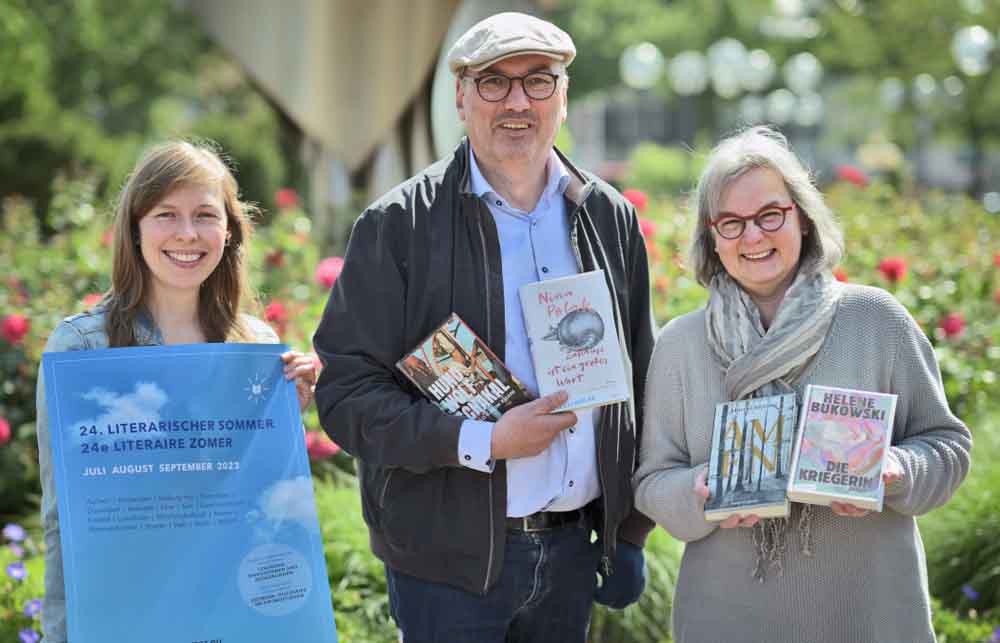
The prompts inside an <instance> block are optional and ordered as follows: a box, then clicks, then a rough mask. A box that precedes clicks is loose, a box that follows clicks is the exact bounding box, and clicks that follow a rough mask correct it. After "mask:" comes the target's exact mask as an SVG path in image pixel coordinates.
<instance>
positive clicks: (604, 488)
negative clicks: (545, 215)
mask: <svg viewBox="0 0 1000 643" xmlns="http://www.w3.org/2000/svg"><path fill="white" fill-rule="evenodd" d="M582 207H583V206H582V205H579V204H578V205H577V206H576V207H575V208H573V212H572V214H571V215H570V217H569V220H570V225H571V226H572V230H571V232H570V235H569V238H570V245H571V246H573V255H574V256H575V257H576V266H577V270H579V271H580V272H583V257H582V256H581V255H580V242H579V238H578V236H577V233H576V219H577V216H579V213H580V208H582ZM599 412H600V413H603V411H599ZM602 433H604V432H603V431H600V430H598V431H596V432H595V436H594V442H595V443H596V451H597V477H598V478H599V479H600V481H601V506H603V507H604V511H602V512H601V514H602V518H601V521H602V522H603V523H604V530H603V531H604V551H603V552H601V571H602V572H604V576H605V577H607V576H610V575H611V573H612V569H611V558H610V556H608V551H609V549H610V545H611V539H612V534H611V519H610V518H609V517H608V515H609V513H610V512H609V511H608V482H607V480H606V479H605V477H604V459H603V458H602V457H601V438H600V436H601V434H602ZM618 442H619V446H618V447H616V451H617V450H620V449H621V445H620V443H621V434H620V432H619V433H618ZM619 457H620V456H619Z"/></svg>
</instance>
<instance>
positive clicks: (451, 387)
mask: <svg viewBox="0 0 1000 643" xmlns="http://www.w3.org/2000/svg"><path fill="white" fill-rule="evenodd" d="M396 368H398V369H399V370H400V372H402V373H403V375H405V376H406V377H407V379H409V380H410V381H411V382H413V384H414V385H415V386H416V387H417V388H418V389H420V391H421V392H422V393H423V394H424V395H425V396H426V397H427V399H429V400H430V401H431V402H433V403H434V404H435V405H437V407H438V408H439V409H441V410H442V411H444V412H445V413H449V414H451V415H461V416H463V417H466V418H469V419H470V420H498V419H500V416H501V415H503V413H504V412H505V411H507V410H508V409H511V408H513V407H515V406H517V405H519V404H524V403H525V402H529V401H531V395H529V394H528V391H527V390H526V389H525V388H524V385H523V384H522V383H521V382H520V381H519V380H518V379H517V378H516V377H514V374H513V373H511V372H510V370H509V369H508V368H507V366H506V364H504V363H503V362H501V361H500V360H499V359H498V358H497V356H496V355H494V354H493V351H491V350H490V349H489V347H488V346H486V343H485V342H483V340H481V339H480V338H479V336H478V335H476V334H475V333H474V332H473V331H472V329H471V328H469V326H468V325H467V324H466V323H465V322H464V321H462V319H461V318H460V317H459V316H458V315H456V314H455V313H452V314H451V315H449V316H448V319H446V320H445V321H444V323H442V324H441V325H440V326H438V327H437V328H436V329H434V332H432V333H431V334H430V335H428V336H427V337H426V338H425V339H424V340H423V341H421V342H420V343H419V344H417V346H416V347H415V348H414V349H413V350H412V351H410V352H409V353H407V354H406V355H405V356H403V358H402V359H401V360H399V361H398V362H396Z"/></svg>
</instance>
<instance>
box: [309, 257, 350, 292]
mask: <svg viewBox="0 0 1000 643" xmlns="http://www.w3.org/2000/svg"><path fill="white" fill-rule="evenodd" d="M343 268H344V259H343V258H342V257H327V258H326V259H324V260H323V261H320V262H319V265H318V266H316V274H315V275H314V277H315V279H316V283H318V284H320V285H321V286H324V287H325V288H333V284H334V283H336V282H337V277H339V276H340V271H341V270H343Z"/></svg>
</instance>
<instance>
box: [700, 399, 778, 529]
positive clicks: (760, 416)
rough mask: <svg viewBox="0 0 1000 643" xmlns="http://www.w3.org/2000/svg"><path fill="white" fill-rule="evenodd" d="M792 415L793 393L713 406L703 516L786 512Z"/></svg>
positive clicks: (766, 515) (712, 518)
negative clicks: (707, 494)
mask: <svg viewBox="0 0 1000 643" xmlns="http://www.w3.org/2000/svg"><path fill="white" fill-rule="evenodd" d="M795 420H796V403H795V395H794V394H792V393H789V394H786V395H770V396H767V397H757V398H750V399H746V400H737V401H734V402H723V403H722V404H718V405H716V407H715V424H714V429H713V431H712V450H711V454H710V455H709V461H708V489H709V492H710V495H709V498H708V500H707V501H706V502H705V520H710V521H720V520H725V519H726V518H728V517H729V516H732V515H733V514H756V515H757V516H760V517H761V518H773V517H781V516H787V515H788V499H787V497H786V492H787V490H788V474H789V464H790V463H791V455H792V442H793V439H792V438H793V433H794V431H795Z"/></svg>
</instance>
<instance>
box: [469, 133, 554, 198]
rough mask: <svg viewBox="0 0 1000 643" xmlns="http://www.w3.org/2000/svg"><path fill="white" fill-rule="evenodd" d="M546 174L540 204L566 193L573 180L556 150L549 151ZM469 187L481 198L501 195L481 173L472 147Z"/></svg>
mask: <svg viewBox="0 0 1000 643" xmlns="http://www.w3.org/2000/svg"><path fill="white" fill-rule="evenodd" d="M545 173H546V181H545V189H544V190H542V195H541V197H540V198H539V199H538V202H539V203H542V202H544V201H546V200H547V199H549V198H551V197H552V196H554V195H562V194H563V193H564V192H566V187H567V186H568V185H569V181H570V178H571V177H570V173H569V170H567V169H566V166H565V165H564V164H563V162H562V161H561V160H560V159H559V155H558V154H556V151H555V150H549V160H548V161H547V162H546V164H545ZM469 187H470V188H471V190H472V193H473V194H475V195H476V196H478V197H480V198H482V197H487V196H489V195H491V194H495V195H497V196H499V193H498V192H497V191H496V190H494V189H493V186H492V185H490V182H489V181H487V180H486V177H485V176H483V173H482V171H480V169H479V163H477V162H476V155H475V153H474V152H473V151H472V146H471V145H470V146H469ZM490 200H492V199H490Z"/></svg>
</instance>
